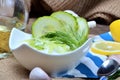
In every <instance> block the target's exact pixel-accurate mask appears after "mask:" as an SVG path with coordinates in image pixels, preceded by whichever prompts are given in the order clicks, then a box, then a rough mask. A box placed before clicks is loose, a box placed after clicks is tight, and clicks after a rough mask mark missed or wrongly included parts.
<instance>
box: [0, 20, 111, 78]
mask: <svg viewBox="0 0 120 80" xmlns="http://www.w3.org/2000/svg"><path fill="white" fill-rule="evenodd" d="M33 21H34V20H32V19H31V20H30V21H29V25H28V27H29V28H27V29H26V32H30V26H31V23H32V22H33ZM106 31H109V27H108V26H105V25H99V24H97V27H96V28H94V29H90V33H89V34H90V35H89V36H90V37H91V36H95V35H98V34H101V33H104V32H106ZM29 73H30V71H28V70H26V69H25V68H24V67H23V66H22V65H21V64H20V63H19V62H18V61H17V60H16V59H15V58H14V56H10V57H9V58H6V59H2V60H0V80H28V78H29ZM52 80H97V79H82V78H52Z"/></svg>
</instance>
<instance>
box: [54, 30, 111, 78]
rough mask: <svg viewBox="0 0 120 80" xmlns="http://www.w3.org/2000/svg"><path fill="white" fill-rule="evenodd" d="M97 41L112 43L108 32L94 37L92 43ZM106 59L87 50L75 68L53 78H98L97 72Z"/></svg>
mask: <svg viewBox="0 0 120 80" xmlns="http://www.w3.org/2000/svg"><path fill="white" fill-rule="evenodd" d="M99 40H107V41H113V38H112V36H111V33H110V32H106V33H103V34H100V35H97V36H95V37H94V40H93V42H94V41H99ZM106 58H107V56H104V55H99V54H95V53H93V52H92V51H90V50H89V52H88V53H87V54H86V56H85V57H83V59H81V62H80V64H79V65H78V66H77V67H75V68H74V69H72V70H70V71H68V72H61V73H57V74H55V75H54V76H55V77H67V78H75V77H81V78H98V76H97V70H98V69H99V67H100V66H101V64H102V63H103V62H104V60H106Z"/></svg>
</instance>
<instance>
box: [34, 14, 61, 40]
mask: <svg viewBox="0 0 120 80" xmlns="http://www.w3.org/2000/svg"><path fill="white" fill-rule="evenodd" d="M62 27H63V25H62V24H61V23H60V21H59V20H58V19H56V18H54V17H52V16H43V17H40V18H38V19H37V20H36V21H35V22H34V23H33V25H32V35H33V37H34V38H40V37H41V36H43V35H45V34H47V33H49V32H55V31H61V30H62Z"/></svg>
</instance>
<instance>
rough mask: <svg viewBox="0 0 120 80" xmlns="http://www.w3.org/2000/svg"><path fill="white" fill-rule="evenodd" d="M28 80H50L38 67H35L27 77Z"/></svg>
mask: <svg viewBox="0 0 120 80" xmlns="http://www.w3.org/2000/svg"><path fill="white" fill-rule="evenodd" d="M29 79H30V80H51V79H50V77H49V76H48V75H47V73H46V72H45V71H43V70H42V69H41V68H39V67H35V68H34V69H33V70H32V71H31V72H30V75H29Z"/></svg>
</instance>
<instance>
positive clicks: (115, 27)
mask: <svg viewBox="0 0 120 80" xmlns="http://www.w3.org/2000/svg"><path fill="white" fill-rule="evenodd" d="M110 32H111V35H112V37H113V39H114V40H115V41H117V42H120V19H118V20H115V21H113V22H112V23H111V24H110Z"/></svg>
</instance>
